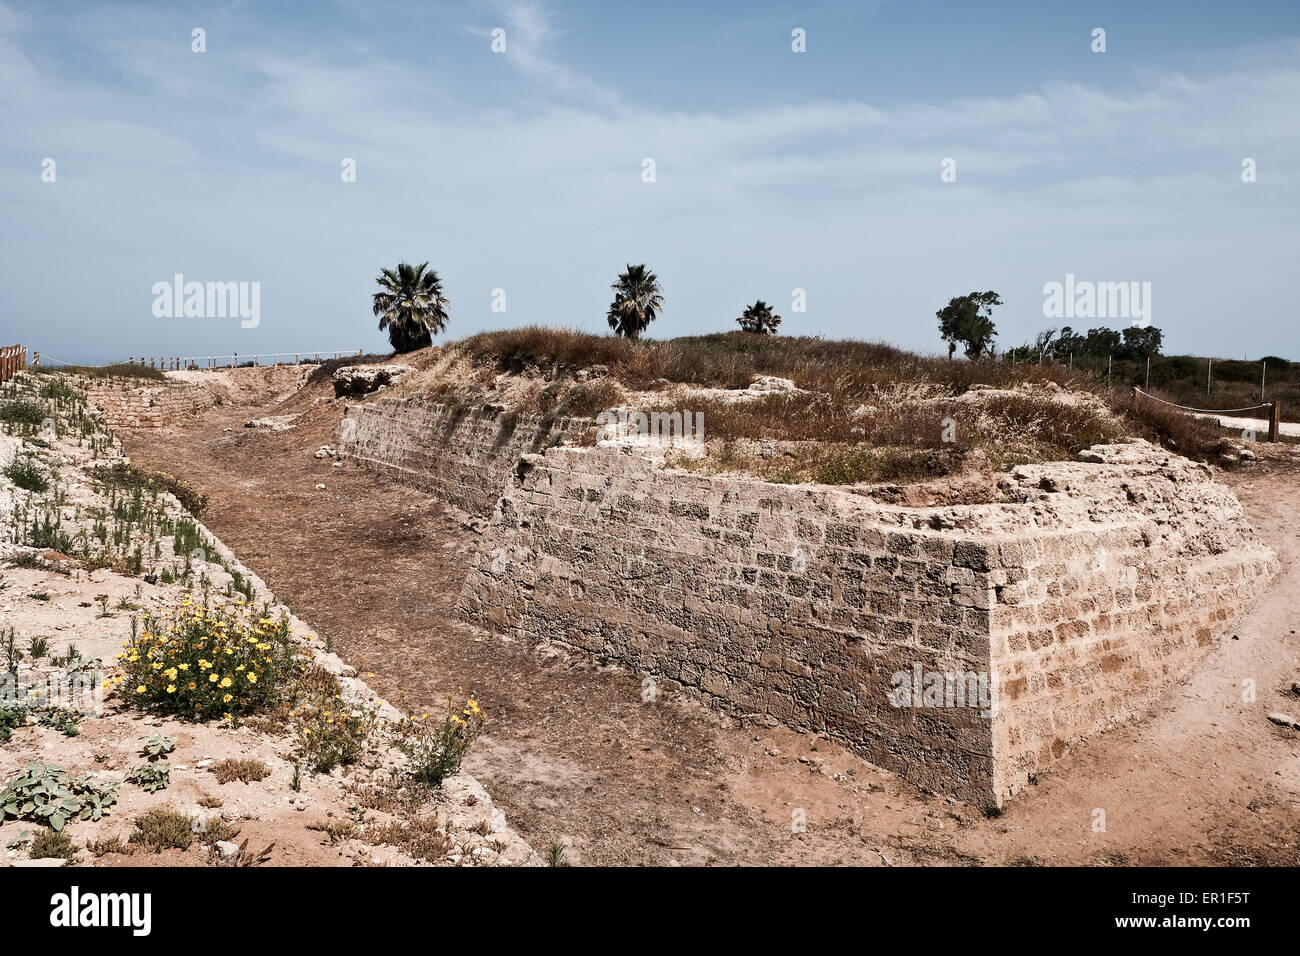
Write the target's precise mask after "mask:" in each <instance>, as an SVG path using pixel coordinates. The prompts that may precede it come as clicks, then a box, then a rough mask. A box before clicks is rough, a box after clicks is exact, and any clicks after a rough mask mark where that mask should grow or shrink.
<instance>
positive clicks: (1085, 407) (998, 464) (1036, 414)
mask: <svg viewBox="0 0 1300 956" xmlns="http://www.w3.org/2000/svg"><path fill="white" fill-rule="evenodd" d="M446 348H448V349H450V350H452V351H458V352H461V353H464V354H465V355H467V356H468V357H470V358H471V359H472V360H474V361H475V362H476V363H479V364H482V365H483V366H485V367H489V368H493V369H495V370H496V371H498V372H508V373H522V372H525V371H526V370H529V369H538V370H541V371H543V372H546V373H553V374H554V379H553V381H552V382H551V383H550V384H548V385H547V387H546V389H544V390H543V391H542V393H541V394H540V396H539V399H538V400H539V402H540V403H541V404H542V405H543V406H545V404H546V402H547V401H548V400H549V397H550V396H551V395H556V396H561V399H560V401H561V404H563V405H565V406H566V407H565V409H564V410H565V412H566V413H568V414H573V415H576V416H582V415H591V416H593V417H594V415H595V414H597V413H598V412H599V411H602V410H605V409H608V408H613V407H615V406H616V405H617V404H619V403H620V401H621V396H620V394H619V390H618V388H617V387H616V386H615V385H614V384H613V382H607V381H606V380H604V379H597V380H596V381H595V382H593V383H577V382H575V381H573V373H574V372H576V371H577V370H578V369H582V368H587V367H590V366H593V365H603V366H605V367H606V368H608V370H609V373H610V376H611V377H612V379H613V380H615V381H617V382H618V383H621V385H623V386H625V387H627V388H629V389H636V390H652V391H657V390H660V389H663V388H665V387H667V386H670V385H674V384H677V385H686V386H690V387H695V388H718V389H738V388H744V387H746V386H748V385H749V384H751V383H752V382H753V381H754V379H755V378H757V377H759V376H764V375H774V376H779V377H781V378H788V379H790V380H791V381H793V382H794V384H795V386H796V387H798V388H799V389H801V390H802V392H797V393H793V394H788V393H775V394H771V395H765V396H763V397H761V398H758V399H754V400H748V401H743V402H735V401H728V400H725V399H717V398H709V397H706V396H703V395H695V396H692V397H691V398H690V399H689V403H690V410H691V411H696V412H702V413H703V415H704V420H705V423H706V428H705V431H706V437H707V438H708V439H710V440H717V441H719V442H720V443H721V451H715V452H713V453H712V456H711V458H710V459H709V460H706V461H703V462H695V463H692V464H689V465H687V467H698V468H705V469H727V470H731V469H735V470H742V471H748V472H752V473H755V474H759V475H761V476H763V477H766V478H769V479H770V480H774V481H813V482H820V483H831V484H851V483H858V482H899V483H903V482H914V481H925V480H930V479H933V478H937V477H943V476H945V475H950V474H954V473H956V472H959V471H961V467H962V460H963V458H964V457H965V456H966V455H968V454H970V453H971V452H973V451H976V450H979V451H981V452H983V453H984V455H985V456H986V458H987V460H988V461H989V463H990V464H991V465H992V466H993V467H994V468H995V469H998V470H1004V469H1007V468H1010V467H1013V466H1015V465H1017V464H1025V463H1030V462H1040V461H1057V460H1069V459H1073V458H1074V457H1075V455H1077V454H1078V452H1079V451H1081V450H1082V449H1084V448H1087V447H1089V446H1091V445H1096V444H1106V443H1111V442H1117V441H1122V440H1124V439H1125V438H1127V437H1129V436H1138V437H1143V438H1147V439H1149V440H1151V441H1154V442H1157V443H1159V444H1162V445H1163V446H1164V447H1166V448H1170V449H1172V450H1174V451H1177V452H1178V453H1180V454H1182V455H1185V456H1187V457H1189V458H1193V459H1196V460H1200V461H1211V462H1214V461H1218V458H1219V455H1220V453H1221V452H1223V451H1225V450H1226V449H1227V448H1229V447H1230V446H1231V445H1232V444H1233V441H1232V439H1231V436H1229V435H1228V434H1227V433H1226V432H1225V431H1224V430H1223V429H1221V428H1218V427H1216V426H1215V425H1213V424H1211V423H1209V422H1206V421H1203V420H1201V419H1197V418H1195V417H1193V416H1191V415H1187V414H1185V413H1183V412H1180V411H1178V410H1176V409H1173V408H1169V407H1168V406H1162V405H1159V404H1158V403H1155V402H1152V401H1150V400H1147V399H1142V398H1138V397H1136V396H1134V394H1133V393H1132V392H1131V391H1130V390H1129V389H1127V388H1123V387H1116V388H1109V387H1106V386H1105V384H1104V382H1103V380H1102V379H1100V378H1099V377H1098V376H1097V375H1096V374H1094V373H1092V372H1089V371H1085V370H1081V369H1070V368H1068V367H1066V366H1062V365H1059V364H1052V363H1046V364H1041V365H1040V364H1036V363H1031V364H1024V363H1022V364H1015V365H1012V364H1008V363H1006V362H1001V361H960V360H959V361H952V360H949V359H948V358H946V357H943V356H926V355H918V354H916V353H912V352H907V351H905V350H903V349H899V348H895V347H894V346H891V345H884V344H880V343H872V342H861V341H854V340H834V339H824V338H821V337H816V336H814V337H808V336H799V337H787V336H765V335H754V334H751V333H745V332H726V333H716V334H711V335H699V336H687V337H683V338H675V339H667V340H655V339H645V340H641V341H630V340H627V339H622V338H618V337H616V336H612V335H595V334H591V333H587V332H579V331H575V330H573V329H560V328H543V327H540V326H526V327H523V328H517V329H504V330H501V331H496V332H481V333H478V334H476V335H471V336H469V337H468V338H464V339H461V340H459V341H456V342H452V343H450V344H449V345H448V346H446ZM1048 383H1051V384H1052V385H1055V386H1057V387H1058V388H1060V389H1061V390H1062V391H1061V392H1059V393H1058V392H1053V391H1051V390H1050V389H1046V390H1044V389H1042V388H1039V389H1033V388H1032V386H1047V385H1048ZM1025 386H1031V389H1030V390H1029V391H1020V392H1019V393H1017V394H1005V393H997V392H994V393H991V394H987V395H981V396H980V398H979V399H978V401H971V400H969V396H967V400H963V398H962V396H963V395H965V393H967V392H970V391H972V389H974V388H976V387H985V388H991V389H1004V390H1015V389H1018V388H1019V389H1023V388H1024V387H1025ZM443 387H444V388H447V389H453V390H454V388H456V387H458V386H455V385H451V384H449V385H445V386H443ZM646 410H647V411H654V410H668V411H672V410H674V409H669V408H667V406H660V408H659V409H655V408H650V409H646ZM542 411H543V412H545V411H546V408H545V407H543V408H542ZM947 423H954V424H955V432H956V434H955V438H953V437H952V435H951V429H947V428H945V425H946V424H947ZM592 434H593V435H594V432H593V433H592ZM945 434H947V436H948V440H946V441H945ZM587 439H588V440H590V439H591V435H589V436H587ZM753 440H764V441H774V442H782V443H786V446H785V447H784V448H782V449H781V451H780V453H779V454H775V455H773V454H766V455H755V454H753V453H752V451H751V450H748V449H747V445H746V443H747V442H752V441H753Z"/></svg>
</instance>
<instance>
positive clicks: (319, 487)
mask: <svg viewBox="0 0 1300 956" xmlns="http://www.w3.org/2000/svg"><path fill="white" fill-rule="evenodd" d="M316 490H317V491H324V490H325V486H324V485H323V484H317V485H316Z"/></svg>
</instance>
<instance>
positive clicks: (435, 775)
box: [401, 700, 486, 787]
mask: <svg viewBox="0 0 1300 956" xmlns="http://www.w3.org/2000/svg"><path fill="white" fill-rule="evenodd" d="M485 719H486V718H485V715H484V714H483V711H482V710H481V709H480V708H479V705H478V702H477V701H474V700H470V701H467V702H466V703H465V707H464V708H463V709H462V710H461V712H460V713H458V714H457V713H453V712H452V710H451V708H450V707H448V710H447V715H446V716H445V717H444V718H443V719H442V722H441V723H440V724H434V725H433V726H430V725H428V724H427V723H425V722H424V718H420V719H417V720H412V721H411V722H410V723H409V724H408V725H407V726H406V727H405V728H404V730H405V734H406V738H405V740H403V741H402V744H401V748H402V752H403V753H405V754H406V756H407V758H408V759H409V760H410V762H411V776H412V777H413V778H414V779H415V780H416V781H418V782H419V783H422V784H424V785H425V786H427V787H440V786H442V782H443V780H445V779H446V778H447V777H450V776H451V775H452V774H454V773H456V772H457V771H458V770H460V765H461V761H463V760H464V759H465V754H467V753H469V748H470V747H471V746H472V745H473V743H474V741H475V739H477V737H478V735H479V733H480V732H481V731H482V729H483V723H484V721H485Z"/></svg>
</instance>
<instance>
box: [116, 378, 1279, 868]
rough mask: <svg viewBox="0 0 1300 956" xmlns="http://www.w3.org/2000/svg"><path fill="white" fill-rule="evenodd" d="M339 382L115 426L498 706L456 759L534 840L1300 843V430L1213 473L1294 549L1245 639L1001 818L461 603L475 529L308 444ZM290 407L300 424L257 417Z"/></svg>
mask: <svg viewBox="0 0 1300 956" xmlns="http://www.w3.org/2000/svg"><path fill="white" fill-rule="evenodd" d="M328 396H329V392H328V391H327V387H326V386H308V387H307V388H304V389H302V390H301V391H298V392H296V393H294V394H293V395H291V396H289V397H288V398H287V399H284V400H282V401H272V402H269V403H265V404H259V405H255V406H254V405H243V406H234V407H232V406H230V405H225V406H219V407H216V408H213V409H211V410H209V411H208V412H207V413H205V415H204V416H203V417H202V418H200V419H198V420H195V421H193V422H191V423H187V424H185V425H181V426H175V427H169V428H166V429H161V430H139V431H135V432H124V433H122V434H121V437H122V439H123V441H124V443H125V445H126V448H127V452H128V453H129V454H130V455H131V456H132V457H133V458H134V459H135V460H136V461H137V462H138V463H140V464H142V465H145V466H148V467H152V468H157V469H161V470H164V471H168V472H172V473H174V474H178V475H180V476H182V477H184V478H186V479H187V480H189V481H191V482H193V483H194V484H196V485H197V486H198V487H199V489H200V490H202V491H203V492H204V493H206V494H207V495H209V496H210V498H211V504H210V506H209V510H208V512H207V513H206V514H205V516H204V520H205V522H206V523H207V524H208V525H209V527H211V528H212V529H213V531H214V532H216V533H217V534H218V535H220V536H221V538H222V539H223V540H224V541H225V542H226V543H227V544H228V545H229V546H230V547H232V548H233V549H234V550H235V552H236V553H237V554H238V555H239V556H240V559H241V560H242V561H243V562H244V563H245V564H247V565H248V566H249V567H250V568H252V569H253V570H255V571H256V572H257V573H258V574H259V575H261V576H262V578H263V579H265V580H266V582H267V583H268V585H269V586H270V587H271V588H272V589H273V590H274V591H275V592H276V594H277V595H279V596H280V598H281V599H282V600H284V601H286V602H287V603H289V604H290V605H291V606H292V607H293V609H294V611H295V612H296V613H297V614H298V615H299V616H301V617H302V618H304V619H305V620H307V621H310V622H311V623H312V624H313V625H314V626H315V627H316V628H317V629H318V631H319V633H320V634H321V635H322V636H325V637H326V638H328V639H330V640H331V641H332V642H333V646H334V649H335V650H336V651H337V652H338V653H339V654H340V655H341V656H342V657H343V658H344V659H345V660H347V661H349V662H350V663H352V664H354V665H355V666H356V667H357V668H358V670H359V671H361V672H362V673H363V675H367V676H368V675H369V674H371V673H373V674H374V676H373V677H368V680H369V683H370V684H371V685H372V686H374V687H375V688H376V689H377V690H379V691H380V692H381V693H383V694H386V695H388V697H389V699H390V700H391V701H392V702H393V703H394V704H396V705H397V706H398V707H401V708H403V709H406V710H408V711H411V712H416V713H420V712H426V711H427V712H430V713H437V712H439V711H440V710H441V709H442V708H443V707H444V706H445V703H446V701H447V699H448V698H449V697H453V698H458V699H463V697H465V696H471V695H472V696H476V697H477V698H478V699H479V700H480V702H481V703H482V704H483V706H484V707H485V708H486V709H487V711H488V713H489V714H490V715H491V724H490V727H489V731H488V733H487V734H485V736H484V737H483V738H482V739H481V740H480V741H479V743H478V745H477V747H476V749H475V750H474V751H473V753H472V754H471V756H470V758H469V760H468V761H467V764H466V769H467V770H469V771H470V772H471V773H472V774H474V775H475V776H476V777H477V778H478V779H479V780H480V781H481V782H482V783H483V785H484V786H485V787H487V789H488V791H489V792H490V793H491V794H492V797H493V799H494V800H495V801H496V803H497V805H498V806H500V807H501V808H503V809H504V810H505V812H506V813H507V816H508V819H509V822H510V824H511V825H512V826H513V827H514V828H515V829H516V830H518V832H519V833H520V834H521V835H522V836H523V837H524V838H525V839H527V840H529V842H531V843H532V844H533V846H534V847H536V848H537V849H538V850H539V851H541V852H542V853H543V854H544V855H545V854H546V852H547V850H548V848H550V847H551V846H552V845H553V844H559V845H561V846H563V847H564V848H565V850H564V858H565V860H567V861H568V862H570V863H574V864H585V865H611V864H615V865H616V864H656V865H696V864H750V865H762V864H857V865H869V866H894V865H908V864H958V865H964V864H1017V865H1035V864H1098V865H1122V864H1125V863H1133V864H1137V863H1150V864H1175V865H1176V864H1198V863H1199V864H1215V863H1221V864H1243V863H1254V864H1265V865H1296V864H1297V862H1300V733H1297V732H1295V731H1290V730H1284V729H1282V728H1279V727H1276V726H1274V725H1273V724H1270V723H1269V722H1268V721H1267V719H1266V717H1265V715H1266V714H1267V713H1268V712H1270V711H1274V710H1288V709H1289V710H1291V711H1292V712H1298V713H1300V700H1296V699H1294V698H1292V697H1290V696H1289V692H1288V689H1289V687H1290V684H1291V682H1293V681H1300V636H1297V634H1296V631H1297V630H1300V605H1297V604H1296V602H1294V601H1292V600H1290V599H1289V598H1288V595H1290V594H1293V593H1294V592H1295V590H1296V588H1297V586H1300V568H1298V567H1297V563H1296V559H1297V555H1300V516H1298V515H1297V514H1296V512H1295V508H1294V502H1295V501H1296V500H1300V455H1298V454H1297V450H1296V449H1292V448H1289V447H1283V448H1276V449H1267V450H1264V451H1262V452H1261V460H1260V461H1259V462H1257V463H1254V464H1253V465H1251V466H1249V467H1247V468H1243V469H1241V470H1239V471H1237V472H1233V473H1228V474H1226V475H1225V476H1224V478H1225V480H1226V481H1227V482H1228V483H1229V484H1230V485H1232V486H1233V488H1234V490H1236V492H1237V493H1238V495H1239V496H1240V497H1241V499H1242V501H1243V504H1244V505H1245V507H1246V511H1247V514H1248V515H1249V516H1250V519H1251V521H1252V522H1253V523H1254V524H1255V526H1256V529H1257V531H1258V532H1259V534H1260V537H1261V538H1262V539H1263V540H1264V541H1265V542H1266V543H1267V544H1269V545H1270V546H1271V547H1273V548H1274V549H1275V550H1276V551H1277V552H1278V554H1279V557H1280V559H1281V562H1282V572H1281V574H1280V576H1279V578H1278V580H1276V581H1275V582H1274V584H1273V586H1272V587H1271V589H1270V591H1269V592H1268V594H1267V595H1266V596H1265V597H1264V598H1263V599H1261V600H1260V601H1259V602H1258V603H1257V605H1256V606H1255V607H1254V608H1253V609H1252V610H1251V611H1250V612H1249V613H1247V614H1246V615H1244V616H1243V617H1241V618H1239V619H1238V621H1237V622H1236V624H1235V626H1234V628H1233V630H1232V631H1231V632H1230V635H1236V637H1235V638H1233V637H1231V636H1229V638H1228V639H1227V640H1225V641H1223V642H1222V643H1221V644H1220V646H1218V647H1216V648H1215V649H1214V650H1213V651H1212V652H1211V653H1210V654H1209V655H1208V656H1207V658H1206V660H1205V661H1204V662H1203V663H1202V664H1201V665H1200V666H1199V667H1198V669H1197V671H1196V673H1195V674H1194V676H1193V677H1192V679H1191V680H1190V682H1189V683H1188V684H1187V685H1185V686H1184V687H1181V688H1177V689H1175V690H1173V691H1172V692H1171V693H1170V694H1169V695H1167V697H1166V698H1165V700H1164V701H1163V702H1162V703H1161V704H1160V705H1159V706H1158V707H1156V708H1153V710H1152V712H1151V713H1150V714H1148V715H1147V716H1146V717H1145V718H1144V719H1142V720H1140V721H1137V722H1134V723H1131V724H1129V725H1127V726H1125V727H1120V728H1117V729H1115V730H1112V731H1110V732H1108V733H1104V734H1101V735H1098V736H1097V737H1095V738H1093V739H1091V740H1090V741H1087V742H1085V743H1084V744H1082V745H1078V746H1076V747H1074V748H1073V751H1072V752H1071V753H1070V754H1068V755H1067V757H1066V758H1065V759H1064V760H1063V761H1062V762H1061V764H1060V765H1059V767H1058V768H1057V769H1056V770H1054V771H1053V772H1052V773H1050V774H1047V775H1045V776H1044V777H1043V778H1042V780H1041V781H1040V782H1039V785H1038V786H1037V787H1034V788H1031V789H1030V790H1029V791H1027V792H1026V793H1024V794H1022V795H1020V796H1018V797H1017V798H1016V799H1015V800H1014V801H1012V803H1011V804H1010V805H1009V806H1008V807H1006V808H1004V810H1003V812H1002V813H1001V814H1000V815H999V816H998V817H995V818H986V817H984V816H983V815H982V814H981V813H980V812H979V811H978V810H976V809H974V808H972V807H968V806H964V805H962V804H958V803H954V802H951V801H947V800H943V799H940V798H935V797H932V796H928V795H925V794H922V793H919V792H917V791H916V790H914V789H913V788H911V787H910V786H908V785H905V784H903V783H902V782H900V781H899V780H897V778H895V777H894V776H893V775H892V774H890V773H888V772H887V771H883V770H880V769H879V768H876V767H874V766H872V765H870V764H868V763H866V762H865V761H863V760H862V759H860V758H859V757H857V756H855V755H853V754H851V753H848V752H846V751H844V750H843V749H842V748H840V747H838V746H836V745H834V744H832V743H830V742H828V741H826V740H822V739H819V738H817V737H815V736H813V735H810V734H798V733H794V732H792V731H790V730H788V729H785V728H782V727H765V726H757V727H755V726H743V727H742V726H740V725H738V724H737V723H736V722H734V721H732V720H729V719H727V718H724V717H721V716H720V715H717V714H715V713H712V712H710V711H707V710H705V709H703V708H701V707H699V706H698V705H694V704H691V703H687V702H679V701H672V700H668V701H664V700H662V699H661V700H660V701H659V702H658V703H654V704H647V703H643V702H642V700H641V686H640V682H639V678H638V676H637V675H632V674H629V673H627V672H624V671H622V670H619V669H616V668H610V667H600V666H597V665H595V664H593V663H591V662H589V661H585V660H583V659H581V658H573V659H568V660H566V659H562V658H556V657H549V658H548V657H545V656H539V655H538V654H537V653H536V652H535V651H534V650H533V649H532V648H529V647H525V646H522V645H520V644H517V643H510V642H506V641H503V640H501V639H499V638H497V637H494V636H492V635H489V634H487V633H485V632H482V631H479V630H477V629H475V628H471V627H468V626H466V625H463V624H460V623H458V622H456V621H455V619H454V616H453V613H452V612H453V607H454V604H455V601H456V597H457V594H458V592H459V590H460V585H461V581H462V580H463V578H464V575H465V573H466V568H467V562H468V560H469V558H470V556H471V555H472V553H473V551H474V548H475V544H476V540H475V535H474V533H473V532H472V531H470V530H468V529H467V528H466V527H465V526H464V525H463V517H464V516H463V515H461V514H459V513H457V512H456V511H455V510H454V509H453V508H451V507H449V506H448V505H446V504H444V503H442V502H440V501H438V500H436V499H433V498H431V497H430V496H429V495H427V494H425V493H423V492H420V491H417V490H414V489H411V488H409V487H406V486H402V485H398V484H395V483H393V482H391V481H390V480H388V479H387V478H383V477H380V476H377V475H374V474H371V473H369V472H366V471H364V470H362V469H360V468H358V467H356V466H354V465H353V464H351V463H346V464H344V465H342V466H341V467H335V466H334V463H333V462H332V461H331V460H330V459H325V460H319V459H316V458H314V457H313V453H314V452H315V451H316V449H317V448H318V447H319V446H321V445H323V444H333V442H334V428H335V426H336V425H337V423H338V420H339V418H340V416H341V414H342V409H343V403H342V402H338V401H335V400H333V399H332V398H330V397H328ZM294 413H301V417H300V418H299V419H298V420H297V423H296V426H295V427H294V428H292V429H290V430H287V431H272V430H270V429H263V428H258V429H248V428H244V427H243V423H244V421H245V420H247V419H251V418H258V417H267V416H275V415H286V414H294ZM322 483H323V484H324V485H325V489H324V490H317V489H316V485H318V484H322ZM1247 678H1253V679H1254V680H1255V682H1256V686H1257V688H1258V699H1257V700H1256V701H1254V702H1251V703H1246V702H1244V701H1243V700H1242V698H1241V690H1242V687H1241V682H1242V681H1243V680H1245V679H1247ZM1097 810H1103V811H1105V830H1104V831H1100V830H1098V829H1097V828H1096V825H1097V824H1096V821H1097V820H1098V815H1097V813H1096V811H1097ZM800 811H802V813H800ZM800 819H802V820H803V821H805V824H806V829H804V830H803V831H800V830H799V827H798V826H797V824H798V822H799V821H800Z"/></svg>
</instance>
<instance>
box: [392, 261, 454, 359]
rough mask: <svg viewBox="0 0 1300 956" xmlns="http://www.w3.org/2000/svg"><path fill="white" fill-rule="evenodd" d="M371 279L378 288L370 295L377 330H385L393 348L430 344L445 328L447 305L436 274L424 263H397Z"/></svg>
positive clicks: (411, 348) (410, 348)
mask: <svg viewBox="0 0 1300 956" xmlns="http://www.w3.org/2000/svg"><path fill="white" fill-rule="evenodd" d="M375 281H376V282H378V283H379V287H380V289H381V290H382V291H380V292H376V293H375V294H374V306H375V315H377V316H379V317H380V318H379V328H380V330H383V329H387V330H388V341H389V342H391V343H392V346H393V349H394V350H395V351H398V352H414V351H415V350H416V349H422V348H427V347H428V346H429V345H432V344H433V336H435V335H437V334H438V333H439V332H441V331H442V330H443V329H445V328H446V327H447V320H448V316H447V309H448V307H449V306H450V305H451V303H450V302H448V301H447V300H446V299H445V298H444V297H443V294H442V281H441V280H440V279H439V278H438V273H436V272H434V271H433V270H432V269H430V268H429V263H427V262H425V263H423V264H421V265H418V266H412V265H409V264H407V263H405V262H399V263H398V264H397V268H396V269H384V270H382V271H381V272H380V273H379V276H378V278H376V279H375Z"/></svg>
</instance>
